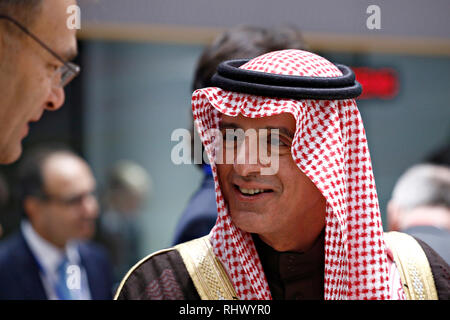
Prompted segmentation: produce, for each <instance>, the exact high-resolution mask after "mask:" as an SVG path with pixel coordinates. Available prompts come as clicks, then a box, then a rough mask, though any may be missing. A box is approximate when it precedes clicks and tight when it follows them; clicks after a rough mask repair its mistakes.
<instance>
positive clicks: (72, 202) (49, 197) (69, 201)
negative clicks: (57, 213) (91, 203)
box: [37, 190, 97, 207]
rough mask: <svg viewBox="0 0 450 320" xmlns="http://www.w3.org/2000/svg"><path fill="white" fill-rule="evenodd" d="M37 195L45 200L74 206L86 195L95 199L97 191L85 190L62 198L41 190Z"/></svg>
mask: <svg viewBox="0 0 450 320" xmlns="http://www.w3.org/2000/svg"><path fill="white" fill-rule="evenodd" d="M37 197H38V198H39V199H41V200H42V201H45V202H55V203H58V204H61V205H63V206H66V207H74V206H79V205H80V204H81V203H82V202H83V200H84V199H85V198H87V197H93V198H95V199H97V191H96V190H94V191H90V192H85V193H82V194H78V195H75V196H72V197H70V198H64V197H61V196H57V195H51V194H48V193H46V192H43V193H40V194H39V195H37Z"/></svg>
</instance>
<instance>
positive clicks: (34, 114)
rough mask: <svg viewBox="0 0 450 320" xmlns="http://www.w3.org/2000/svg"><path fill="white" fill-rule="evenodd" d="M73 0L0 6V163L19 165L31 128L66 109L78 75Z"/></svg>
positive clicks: (8, 0)
mask: <svg viewBox="0 0 450 320" xmlns="http://www.w3.org/2000/svg"><path fill="white" fill-rule="evenodd" d="M74 4H76V1H75V0H45V1H43V0H20V1H18V0H0V96H1V101H0V163H1V164H7V163H11V162H13V161H15V160H17V159H18V158H19V156H20V154H21V153H22V146H21V141H22V139H23V138H24V137H26V135H27V134H28V130H29V124H30V122H36V121H38V120H39V119H40V118H41V117H42V114H43V113H44V111H45V110H47V111H55V110H58V109H59V108H60V107H61V106H62V105H63V103H64V89H63V88H64V86H65V85H67V84H68V83H69V82H70V81H71V80H72V79H73V78H74V77H75V76H76V75H77V74H78V72H79V68H78V66H76V65H74V64H72V63H69V61H70V60H72V59H73V58H74V57H75V56H76V54H77V43H76V30H75V29H69V28H68V27H67V19H68V14H67V13H66V11H67V8H68V6H70V5H74Z"/></svg>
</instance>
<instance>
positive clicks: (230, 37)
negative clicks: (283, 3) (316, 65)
mask: <svg viewBox="0 0 450 320" xmlns="http://www.w3.org/2000/svg"><path fill="white" fill-rule="evenodd" d="M284 49H300V50H307V49H308V46H307V44H306V43H305V41H304V40H303V36H302V34H301V32H300V30H299V29H297V28H296V27H294V26H282V27H275V28H263V27H256V26H248V25H241V26H237V27H234V28H231V29H228V30H227V31H225V32H224V33H222V34H220V35H219V36H218V37H217V38H216V39H215V40H214V41H213V42H212V43H211V44H210V45H209V46H207V47H206V48H205V49H204V50H203V53H202V55H201V56H200V58H199V60H198V63H197V67H196V69H195V73H194V79H193V81H192V91H195V90H197V89H201V88H205V87H210V86H211V78H212V76H213V75H214V73H215V72H216V69H217V66H218V65H219V64H220V63H221V62H222V61H226V60H232V59H252V58H255V57H257V56H260V55H262V54H264V53H268V52H271V51H277V50H284ZM191 133H192V134H191V137H192V138H191V146H192V148H191V150H194V134H195V133H194V128H193V127H192V128H191ZM202 148H203V146H202ZM193 154H194V152H193ZM202 155H203V149H202ZM200 161H202V163H201V164H200V166H202V165H203V159H196V161H195V163H198V162H200Z"/></svg>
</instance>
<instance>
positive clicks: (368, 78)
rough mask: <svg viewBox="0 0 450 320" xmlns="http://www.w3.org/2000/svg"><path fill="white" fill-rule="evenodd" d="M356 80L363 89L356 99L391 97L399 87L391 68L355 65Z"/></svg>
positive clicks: (396, 77) (394, 72) (395, 73)
mask: <svg viewBox="0 0 450 320" xmlns="http://www.w3.org/2000/svg"><path fill="white" fill-rule="evenodd" d="M352 70H353V71H354V72H355V76H356V80H357V81H358V82H359V83H360V84H361V86H362V88H363V91H362V94H361V95H360V96H359V97H358V99H392V98H394V97H395V96H396V95H397V93H398V89H399V81H398V76H397V72H396V71H395V70H393V69H391V68H379V69H374V68H369V67H355V68H352Z"/></svg>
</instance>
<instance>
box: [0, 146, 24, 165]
mask: <svg viewBox="0 0 450 320" xmlns="http://www.w3.org/2000/svg"><path fill="white" fill-rule="evenodd" d="M21 155H22V143H21V142H19V143H17V144H16V145H14V146H7V147H6V148H5V149H3V150H2V151H1V152H0V164H11V163H13V162H15V161H17V160H18V159H19V158H20V156H21Z"/></svg>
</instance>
